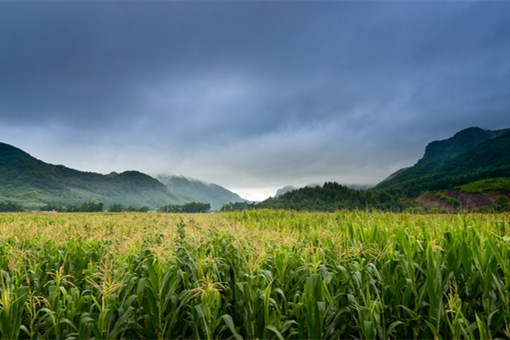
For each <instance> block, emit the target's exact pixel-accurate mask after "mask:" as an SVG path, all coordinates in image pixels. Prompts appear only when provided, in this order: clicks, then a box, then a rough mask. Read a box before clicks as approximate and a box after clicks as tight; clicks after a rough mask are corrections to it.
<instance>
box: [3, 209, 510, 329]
mask: <svg viewBox="0 0 510 340" xmlns="http://www.w3.org/2000/svg"><path fill="white" fill-rule="evenodd" d="M509 229H510V216H509V215H504V214H501V215H495V214H484V215H481V214H480V215H475V214H460V215H412V214H393V213H380V212H337V213H305V212H291V211H260V210H259V211H245V212H232V213H221V214H181V215H179V214H159V213H122V214H107V213H102V214H100V213H98V214H84V213H81V214H51V215H46V214H41V213H19V214H1V215H0V266H1V275H0V289H1V295H0V336H1V337H2V338H8V339H16V338H43V339H57V338H80V339H85V338H98V339H110V338H111V339H119V338H128V339H140V338H143V339H147V338H151V339H153V338H157V339H179V338H199V339H216V338H234V339H287V338H290V339H335V338H362V339H374V338H377V339H379V338H380V339H383V338H384V339H403V338H406V339H407V338H455V339H459V338H468V339H471V338H478V339H495V338H510V230H509Z"/></svg>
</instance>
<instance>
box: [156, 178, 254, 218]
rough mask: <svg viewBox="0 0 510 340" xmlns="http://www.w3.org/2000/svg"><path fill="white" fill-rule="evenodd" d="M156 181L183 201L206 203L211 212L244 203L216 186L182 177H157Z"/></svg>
mask: <svg viewBox="0 0 510 340" xmlns="http://www.w3.org/2000/svg"><path fill="white" fill-rule="evenodd" d="M157 179H158V180H159V181H161V182H162V183H163V184H165V186H166V188H167V190H168V191H169V192H171V193H172V194H173V195H175V196H176V197H178V198H179V199H180V200H183V201H196V202H207V203H209V204H210V205H211V209H212V210H219V209H221V207H222V206H223V205H225V204H227V203H233V202H243V201H245V200H244V199H243V198H241V197H240V196H239V195H238V194H236V193H233V192H232V191H229V190H227V189H225V188H224V187H222V186H219V185H217V184H211V183H205V182H202V181H199V180H197V179H193V178H188V177H184V176H175V175H174V176H171V175H159V176H157Z"/></svg>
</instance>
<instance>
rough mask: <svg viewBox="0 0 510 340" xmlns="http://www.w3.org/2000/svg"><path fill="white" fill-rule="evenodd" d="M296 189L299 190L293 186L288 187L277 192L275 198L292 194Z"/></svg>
mask: <svg viewBox="0 0 510 340" xmlns="http://www.w3.org/2000/svg"><path fill="white" fill-rule="evenodd" d="M296 189H297V188H296V187H294V186H292V185H286V186H284V187H283V188H280V189H278V190H276V194H275V195H274V197H280V196H282V195H285V194H286V193H288V192H291V191H293V190H296Z"/></svg>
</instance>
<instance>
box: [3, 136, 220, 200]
mask: <svg viewBox="0 0 510 340" xmlns="http://www.w3.org/2000/svg"><path fill="white" fill-rule="evenodd" d="M196 182H200V181H198V180H197V181H196ZM217 187H218V188H223V187H221V186H217ZM223 189H224V188H223ZM224 190H227V189H224ZM227 191H228V190H227ZM195 194H196V192H195ZM202 197H203V196H200V197H198V195H195V196H193V195H182V193H180V192H172V191H170V190H169V189H168V187H167V186H166V185H165V184H163V183H162V182H161V181H159V180H158V179H156V178H154V177H151V176H149V175H147V174H144V173H142V172H140V171H136V170H127V171H124V172H121V173H116V172H111V173H109V174H106V175H103V174H100V173H96V172H86V171H79V170H75V169H72V168H68V167H66V166H64V165H60V164H59V165H53V164H49V163H45V162H43V161H41V160H39V159H37V158H35V157H33V156H31V155H30V154H28V153H27V152H25V151H23V150H21V149H19V148H17V147H15V146H12V145H10V144H7V143H0V200H4V201H12V202H15V203H19V204H22V205H24V206H26V207H27V208H30V209H38V208H40V207H42V206H44V205H46V204H66V205H67V204H79V203H83V202H85V201H94V202H102V203H104V204H105V206H109V205H112V204H123V205H126V206H135V207H141V206H147V207H149V208H151V209H157V208H159V207H160V206H162V205H165V204H182V203H186V202H191V201H199V200H198V199H199V198H202ZM201 202H203V203H210V204H211V206H212V205H213V204H214V205H215V208H217V209H218V207H217V202H212V201H211V202H209V201H201Z"/></svg>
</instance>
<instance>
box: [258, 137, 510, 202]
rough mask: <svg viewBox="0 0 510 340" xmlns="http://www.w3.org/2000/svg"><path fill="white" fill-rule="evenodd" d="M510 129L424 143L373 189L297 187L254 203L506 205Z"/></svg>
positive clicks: (509, 185) (330, 185)
mask: <svg viewBox="0 0 510 340" xmlns="http://www.w3.org/2000/svg"><path fill="white" fill-rule="evenodd" d="M509 199H510V129H503V130H496V131H489V130H483V129H480V128H476V127H474V128H468V129H465V130H462V131H460V132H458V133H456V134H455V135H454V136H453V137H451V138H448V139H446V140H442V141H435V142H432V143H430V144H429V145H427V147H426V149H425V153H424V156H423V157H422V158H421V159H420V160H419V161H418V162H417V163H416V164H415V165H414V166H412V167H409V168H404V169H401V170H399V171H397V172H395V173H394V174H392V175H390V176H389V177H388V178H387V179H386V180H384V181H382V182H381V183H379V184H378V185H377V186H375V187H373V188H369V189H366V190H355V189H353V188H349V187H347V186H342V185H340V184H337V183H325V184H324V185H323V186H315V187H305V188H300V189H296V190H293V191H290V192H287V193H284V194H283V195H281V196H278V197H273V198H269V199H267V200H265V201H263V202H261V203H259V204H258V205H257V206H256V207H257V208H270V209H295V210H338V209H365V208H370V209H372V208H375V209H382V210H403V209H405V208H409V207H416V206H418V207H421V208H427V209H434V210H438V211H446V212H454V211H459V210H460V209H468V210H474V209H476V210H479V211H492V210H496V211H504V210H505V209H510V203H508V202H509Z"/></svg>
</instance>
